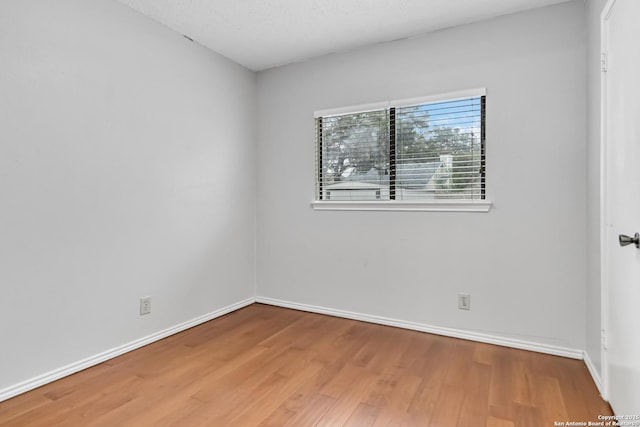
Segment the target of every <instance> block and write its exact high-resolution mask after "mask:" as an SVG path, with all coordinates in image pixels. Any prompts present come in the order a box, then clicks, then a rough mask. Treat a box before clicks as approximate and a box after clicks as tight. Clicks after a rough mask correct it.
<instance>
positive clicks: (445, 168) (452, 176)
mask: <svg viewBox="0 0 640 427" xmlns="http://www.w3.org/2000/svg"><path fill="white" fill-rule="evenodd" d="M484 110H485V97H484V96H473V97H466V98H456V99H449V100H443V101H438V102H425V103H420V104H416V105H408V106H397V107H393V106H391V107H389V108H384V109H377V110H373V111H362V112H353V113H348V114H335V115H330V114H328V115H320V116H318V117H317V118H316V134H317V138H316V144H317V146H316V154H317V156H316V157H317V159H316V160H317V165H316V168H317V182H316V184H317V186H316V198H317V200H351V201H366V200H430V199H459V200H469V199H472V200H473V199H484V198H485V182H484V164H485V158H484V151H485V146H484V140H485V138H484V136H485V135H484V134H485V111H484Z"/></svg>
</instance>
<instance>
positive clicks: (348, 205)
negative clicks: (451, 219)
mask: <svg viewBox="0 0 640 427" xmlns="http://www.w3.org/2000/svg"><path fill="white" fill-rule="evenodd" d="M311 207H312V208H313V209H314V210H317V211H411V212H489V210H490V209H491V202H489V201H487V200H477V201H474V200H468V201H444V200H443V201H422V202H410V201H383V202H382V201H370V202H353V201H332V200H323V201H315V202H311Z"/></svg>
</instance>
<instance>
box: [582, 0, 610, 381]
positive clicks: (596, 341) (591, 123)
mask: <svg viewBox="0 0 640 427" xmlns="http://www.w3.org/2000/svg"><path fill="white" fill-rule="evenodd" d="M605 4H606V0H588V1H587V43H588V49H587V79H588V80H587V190H588V191H587V293H586V294H587V318H586V325H587V329H586V330H587V335H586V352H587V354H588V356H589V358H590V359H591V361H592V362H593V365H594V367H595V369H596V370H597V372H598V375H600V374H601V372H602V368H601V363H602V360H601V355H600V336H601V334H600V330H601V329H602V325H601V321H600V320H601V310H600V308H601V301H600V292H601V287H600V286H601V284H600V14H601V13H602V9H603V8H604V5H605Z"/></svg>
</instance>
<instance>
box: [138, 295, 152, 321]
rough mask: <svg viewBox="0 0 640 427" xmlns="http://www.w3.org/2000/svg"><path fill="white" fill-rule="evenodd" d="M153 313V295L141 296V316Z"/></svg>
mask: <svg viewBox="0 0 640 427" xmlns="http://www.w3.org/2000/svg"><path fill="white" fill-rule="evenodd" d="M149 313H151V297H145V298H140V316H143V315H145V314H149Z"/></svg>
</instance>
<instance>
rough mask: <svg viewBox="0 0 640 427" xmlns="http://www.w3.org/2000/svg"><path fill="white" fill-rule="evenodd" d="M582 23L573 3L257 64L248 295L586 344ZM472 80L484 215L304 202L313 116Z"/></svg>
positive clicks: (580, 9)
mask: <svg viewBox="0 0 640 427" xmlns="http://www.w3.org/2000/svg"><path fill="white" fill-rule="evenodd" d="M585 31H586V30H585V6H584V3H583V2H582V1H574V2H571V3H565V4H561V5H559V6H554V7H548V8H543V9H538V10H534V11H529V12H525V13H520V14H515V15H510V16H506V17H501V18H498V19H494V20H490V21H485V22H481V23H477V24H472V25H466V26H461V27H456V28H451V29H448V30H444V31H440V32H436V33H432V34H430V35H427V36H424V37H420V38H415V39H409V40H403V41H398V42H393V43H388V44H382V45H377V46H373V47H370V48H367V49H362V50H357V51H353V52H350V53H346V54H340V55H332V56H326V57H323V58H319V59H316V60H312V61H309V62H305V63H300V64H294V65H290V66H285V67H281V68H277V69H273V70H270V71H266V72H262V73H260V74H259V75H258V94H259V98H258V100H259V109H258V117H259V127H258V134H259V147H258V159H259V162H258V212H259V213H260V214H259V216H258V234H257V239H258V269H257V278H258V283H257V292H258V295H259V296H262V297H268V298H274V299H280V300H284V301H290V302H294V303H301V304H311V305H317V306H323V307H328V308H333V309H340V310H347V311H353V312H358V313H364V314H369V315H377V316H386V317H390V318H395V319H400V320H405V321H412V322H418V323H424V324H428V325H434V326H444V327H451V328H459V329H464V330H470V331H477V332H486V333H491V334H495V335H498V336H501V337H507V338H519V339H524V340H528V341H532V342H535V343H542V344H551V345H558V346H563V347H568V348H574V349H582V348H584V345H585V320H584V319H585V310H586V302H585V300H586V297H585V281H586V274H585V272H586V262H585V253H586V250H585V245H586V238H585V229H586V215H585V205H586V194H585V193H586V183H585V161H586V157H585V156H586V153H585V151H586V150H585V138H586V136H585V129H586V122H585V110H586V97H585V87H586V74H585V69H584V67H585V61H586V53H585V48H586V43H585ZM477 87H486V88H487V92H488V95H487V155H488V160H487V169H488V171H487V194H488V198H489V199H491V200H492V201H493V202H494V209H493V210H492V211H491V212H490V213H488V214H477V213H433V212H425V213H415V212H391V213H389V212H319V211H318V212H316V211H314V210H313V209H312V208H310V207H309V202H310V201H311V200H312V199H313V197H314V190H313V188H314V187H313V186H314V165H313V159H314V136H313V126H314V122H313V111H314V110H318V109H324V108H331V107H340V106H347V105H354V104H362V103H367V102H375V101H380V100H386V99H396V98H408V97H414V96H420V95H428V94H433V93H441V92H448V91H454V90H460V89H469V88H477ZM458 291H465V292H470V293H471V298H472V309H471V311H468V312H465V311H459V310H457V301H456V293H457V292H458Z"/></svg>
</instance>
